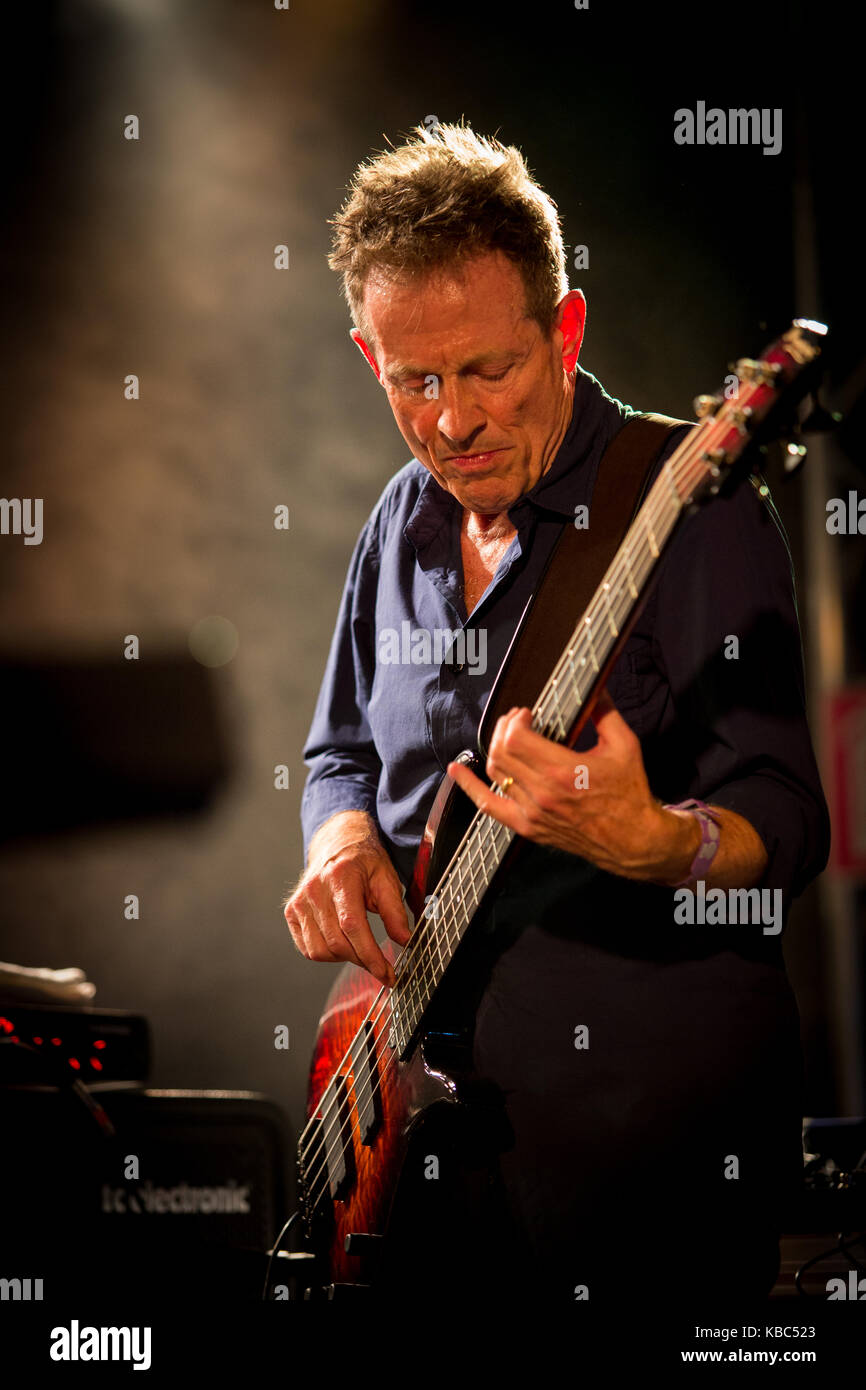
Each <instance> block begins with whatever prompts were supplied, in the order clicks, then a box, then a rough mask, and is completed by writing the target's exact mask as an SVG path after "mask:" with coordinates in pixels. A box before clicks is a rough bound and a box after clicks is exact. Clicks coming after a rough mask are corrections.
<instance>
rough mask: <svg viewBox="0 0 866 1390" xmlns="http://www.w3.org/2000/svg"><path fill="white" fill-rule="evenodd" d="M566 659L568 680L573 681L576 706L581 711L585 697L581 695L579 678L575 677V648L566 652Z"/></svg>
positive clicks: (570, 648)
mask: <svg viewBox="0 0 866 1390" xmlns="http://www.w3.org/2000/svg"><path fill="white" fill-rule="evenodd" d="M566 658H567V659H566V663H565V665H566V670H567V671H568V678H569V680H570V681H571V685H572V689H573V690H574V699H575V704H576V706H577V709H580V706H581V705H582V704H583V696H582V694H581V693H580V686H579V685H578V683H577V676H576V675H575V671H574V648H573V647H569V649H568V651H567V652H566ZM577 709H576V710H575V714H576V713H577Z"/></svg>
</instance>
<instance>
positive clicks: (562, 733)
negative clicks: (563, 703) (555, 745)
mask: <svg viewBox="0 0 866 1390" xmlns="http://www.w3.org/2000/svg"><path fill="white" fill-rule="evenodd" d="M550 693H551V699H552V700H553V713H554V716H555V718H556V722H557V723H558V725H559V737H560V738H561V739H565V737H566V736H567V734H568V730H567V729H566V727H565V723H564V721H563V718H562V710H561V709H560V707H559V686H558V683H557V680H556V677H555V676H554V677H553V679H552V680H551V683H550Z"/></svg>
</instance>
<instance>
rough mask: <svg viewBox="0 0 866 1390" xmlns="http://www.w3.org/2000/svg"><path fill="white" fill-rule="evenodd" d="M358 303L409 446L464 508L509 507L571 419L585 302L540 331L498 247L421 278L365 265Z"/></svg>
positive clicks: (373, 360) (568, 306)
mask: <svg viewBox="0 0 866 1390" xmlns="http://www.w3.org/2000/svg"><path fill="white" fill-rule="evenodd" d="M364 305H365V310H366V315H367V320H368V323H369V325H370V329H371V331H372V333H373V335H374V337H375V343H376V346H373V345H368V344H366V343H365V342H364V340H363V339H362V338H361V335H360V334H359V333H358V332H357V330H353V332H352V337H353V339H354V340H355V342H356V343H357V344H358V346H359V347H360V349H361V351H362V352H363V353H364V355H365V357H367V359H368V361H369V362H370V365H371V366H372V367H373V370H374V371H375V372H376V375H377V376H378V377H379V380H380V381H381V383H382V385H383V386H384V388H385V391H386V392H387V395H388V400H389V401H390V404H391V409H392V411H393V412H394V419H395V420H396V421H397V427H398V429H399V430H400V433H401V434H402V436H403V438H404V439H405V440H406V443H407V444H408V445H409V448H410V449H411V450H412V453H413V455H414V456H415V458H417V459H418V460H419V461H420V462H421V463H423V464H424V466H425V467H426V468H428V469H429V470H430V472H431V473H432V474H433V477H434V478H435V479H436V481H437V483H439V485H440V486H441V487H443V488H445V489H446V491H448V492H450V493H451V494H452V496H454V497H456V499H457V501H458V502H460V504H461V505H462V506H463V507H465V508H467V509H468V510H469V511H472V512H478V513H482V514H484V515H495V514H497V513H499V512H503V511H506V510H507V509H508V508H509V507H511V506H513V505H514V503H515V502H516V501H517V500H518V498H520V497H522V496H523V494H524V493H526V492H528V491H529V489H530V488H532V487H533V486H534V485H535V483H537V482H538V479H539V478H540V477H541V475H542V473H544V472H546V470H547V469H548V468H549V466H550V464H551V463H552V462H553V458H554V455H555V453H556V450H557V449H558V448H559V445H560V443H561V441H562V438H563V435H564V434H565V431H566V429H567V428H568V424H569V421H570V419H571V407H572V383H571V381H570V379H569V377H568V375H567V373H569V372H570V371H571V370H572V368H573V367H574V364H575V362H576V361H577V355H578V352H579V351H580V343H581V339H582V336H583V324H584V318H585V314H586V304H585V301H584V298H583V295H582V294H581V292H580V290H572V291H571V292H570V293H569V294H567V295H566V296H565V298H564V299H563V300H562V301H561V303H560V306H559V310H558V316H557V324H556V325H555V326H554V328H553V330H552V332H551V335H550V337H549V338H547V339H545V337H544V336H543V335H542V333H541V330H540V328H539V326H538V324H537V323H536V322H535V320H534V319H529V318H527V317H526V306H525V290H524V285H523V279H522V276H521V274H520V272H519V270H518V269H517V267H516V266H515V265H514V264H513V262H512V261H510V260H509V259H508V258H507V257H506V256H504V255H503V254H502V253H501V252H499V251H494V252H489V253H487V254H485V255H483V256H477V257H475V258H473V259H472V260H469V261H466V262H464V263H463V264H462V266H460V267H459V268H456V267H455V268H454V269H453V270H452V269H444V270H439V271H434V272H432V273H431V274H430V275H429V276H427V277H424V278H423V279H420V278H414V279H406V280H403V281H397V282H395V281H394V280H389V279H388V278H386V277H385V276H384V275H383V274H381V273H380V272H377V271H375V270H374V271H372V272H371V274H370V276H369V278H368V280H367V284H366V287H365V297H364Z"/></svg>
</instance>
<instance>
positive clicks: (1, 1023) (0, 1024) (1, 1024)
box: [0, 1014, 15, 1033]
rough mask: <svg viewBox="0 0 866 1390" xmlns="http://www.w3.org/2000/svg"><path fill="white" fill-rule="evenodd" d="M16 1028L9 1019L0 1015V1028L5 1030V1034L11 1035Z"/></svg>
mask: <svg viewBox="0 0 866 1390" xmlns="http://www.w3.org/2000/svg"><path fill="white" fill-rule="evenodd" d="M14 1027H15V1024H14V1023H10V1022H9V1019H8V1018H4V1017H3V1016H2V1014H0V1028H2V1029H3V1032H4V1033H11V1032H12V1031H13V1029H14Z"/></svg>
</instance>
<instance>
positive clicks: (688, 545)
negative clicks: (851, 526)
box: [654, 479, 830, 910]
mask: <svg viewBox="0 0 866 1390" xmlns="http://www.w3.org/2000/svg"><path fill="white" fill-rule="evenodd" d="M759 483H760V480H758V481H757V482H755V481H752V480H751V479H750V480H749V481H748V482H744V483H742V484H741V485H740V487H739V488H738V489H737V491H736V492H735V493H734V494H733V495H732V496H730V497H720V498H717V499H715V500H714V501H713V502H711V503H710V504H709V505H708V506H706V507H705V508H703V509H702V510H701V511H700V512H698V513H697V514H696V515H694V516H692V517H689V518H688V519H687V520H686V521H685V523H684V525H683V526H682V528H681V530H680V532H679V534H678V535H677V537H676V538H675V540H674V542H673V543H672V546H671V550H670V552H669V554H668V555H667V556H666V557H665V562H664V563H663V565H662V572H661V574H660V577H659V584H658V587H657V593H656V605H657V606H656V622H655V625H654V627H655V631H654V645H655V651H654V658H655V660H656V662H657V663H658V664H659V666H660V667H661V668H662V669H663V671H664V672H665V675H666V678H667V682H668V685H669V688H670V692H671V698H672V701H673V714H674V720H673V723H674V726H675V728H676V732H677V736H678V738H680V739H681V740H683V746H685V748H686V749H688V750H689V751H688V754H687V766H688V773H689V774H690V775H689V781H690V784H691V789H690V790H689V792H688V793H684V795H685V794H688V795H693V796H698V797H700V798H701V799H703V800H705V801H707V802H711V803H712V804H714V805H717V806H721V807H723V808H725V809H727V810H731V811H735V812H737V813H738V814H739V815H741V816H743V817H744V818H745V819H746V820H747V821H749V823H750V824H751V825H752V826H753V827H754V828H755V830H756V831H757V833H758V834H759V835H760V837H761V840H762V841H763V844H764V847H765V849H766V851H767V856H768V863H767V867H766V870H765V872H764V874H763V876H762V878H761V880H760V883H759V885H758V886H759V887H762V888H768V889H776V888H779V889H781V890H782V894H783V901H784V903H785V907H786V910H787V907H788V906H789V905H790V901H791V899H793V898H794V897H796V896H797V895H798V894H799V893H801V892H802V891H803V889H804V888H805V887H806V886H807V885H808V883H809V882H810V881H811V880H812V879H813V878H814V877H815V876H816V875H817V874H819V873H820V872H821V870H822V869H823V868H824V866H825V864H826V862H827V856H828V853H829V844H830V823H829V815H828V811H827V804H826V800H825V798H824V792H823V789H822V786H821V779H820V776H819V773H818V768H817V765H816V761H815V755H814V752H813V748H812V741H811V737H810V733H809V726H808V722H807V718H806V706H805V690H804V673H803V651H802V642H801V635H800V626H799V617H798V613H797V603H796V594H795V588H794V574H793V566H792V563H791V556H790V551H789V548H788V542H787V537H786V535H785V531H784V527H783V526H782V522H781V520H780V518H779V516H778V513H777V511H776V509H775V506H774V504H773V502H772V498H771V497H770V495H769V492H768V491H766V490H765V491H764V493H763V494H762V493H761V492H760V491H759Z"/></svg>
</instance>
